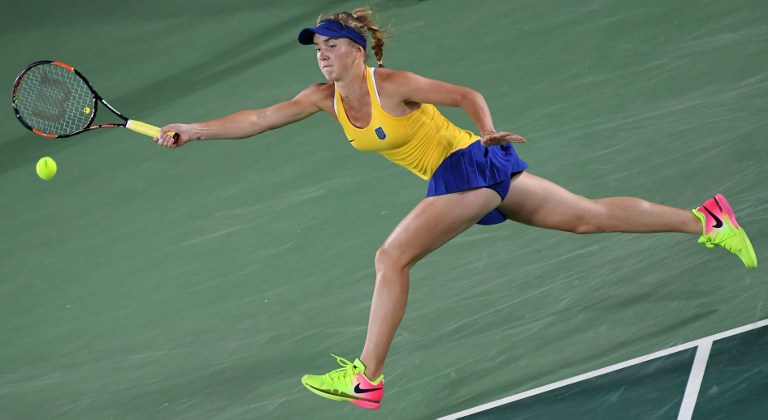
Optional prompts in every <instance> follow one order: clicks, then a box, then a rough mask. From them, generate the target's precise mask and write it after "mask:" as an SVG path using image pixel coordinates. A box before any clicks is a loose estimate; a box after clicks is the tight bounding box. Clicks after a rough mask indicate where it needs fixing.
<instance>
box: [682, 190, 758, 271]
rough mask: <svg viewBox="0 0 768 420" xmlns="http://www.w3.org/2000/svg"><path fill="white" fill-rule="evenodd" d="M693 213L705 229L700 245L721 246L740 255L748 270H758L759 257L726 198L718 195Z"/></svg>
mask: <svg viewBox="0 0 768 420" xmlns="http://www.w3.org/2000/svg"><path fill="white" fill-rule="evenodd" d="M691 211H692V212H693V214H695V215H696V217H698V218H699V219H701V224H702V226H703V228H704V230H703V234H702V235H701V238H699V243H703V244H704V245H706V246H707V247H708V248H714V247H715V245H718V246H721V247H723V248H725V249H727V250H728V251H731V252H733V253H734V254H736V255H738V256H739V258H741V261H742V262H743V263H744V265H746V266H747V268H757V255H755V250H754V249H753V248H752V243H751V242H750V241H749V237H747V232H745V231H744V229H742V228H741V226H739V222H737V221H736V215H735V214H733V209H732V208H731V205H730V204H728V200H726V199H725V197H723V196H722V195H721V194H717V195H716V196H714V197H712V198H710V199H709V200H707V201H705V202H704V204H702V205H701V206H699V207H698V208H696V209H693V210H691Z"/></svg>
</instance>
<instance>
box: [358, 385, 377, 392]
mask: <svg viewBox="0 0 768 420" xmlns="http://www.w3.org/2000/svg"><path fill="white" fill-rule="evenodd" d="M379 390H381V388H370V389H363V388H360V384H357V385H355V394H365V393H366V392H373V391H379Z"/></svg>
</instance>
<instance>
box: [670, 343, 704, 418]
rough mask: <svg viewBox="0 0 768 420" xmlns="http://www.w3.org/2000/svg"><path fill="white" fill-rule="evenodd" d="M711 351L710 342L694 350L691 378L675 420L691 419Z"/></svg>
mask: <svg viewBox="0 0 768 420" xmlns="http://www.w3.org/2000/svg"><path fill="white" fill-rule="evenodd" d="M711 350H712V341H704V342H703V343H701V344H700V345H699V348H698V349H696V358H695V359H693V368H691V376H689V377H688V385H687V386H686V387H685V395H684V396H683V403H682V404H681V405H680V412H679V413H678V414H677V420H691V417H693V409H694V407H696V400H697V399H698V398H699V390H700V389H701V381H702V380H703V379H704V371H705V370H706V369H707V360H709V352H710V351H711Z"/></svg>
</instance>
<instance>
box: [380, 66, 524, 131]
mask: <svg viewBox="0 0 768 420" xmlns="http://www.w3.org/2000/svg"><path fill="white" fill-rule="evenodd" d="M387 79H388V80H387V91H388V92H393V93H394V94H396V95H398V97H399V98H402V100H403V102H405V103H408V102H415V103H427V104H432V105H437V106H450V107H456V108H461V109H463V110H464V112H466V113H467V115H468V116H469V117H470V118H471V119H472V121H473V122H474V123H475V125H476V126H477V128H478V130H479V132H480V133H481V134H484V135H482V140H483V144H485V145H486V146H489V145H494V144H502V143H508V142H515V143H522V142H525V139H524V138H523V137H521V136H518V135H516V134H512V133H508V132H498V133H497V132H496V129H495V128H494V125H493V118H492V116H491V111H490V109H489V108H488V103H487V102H486V101H485V98H483V95H481V94H480V92H478V91H476V90H474V89H471V88H468V87H465V86H459V85H454V84H451V83H446V82H443V81H440V80H435V79H430V78H427V77H424V76H420V75H418V74H415V73H411V72H405V71H394V70H390V74H389V75H388V77H387ZM392 89H393V90H392Z"/></svg>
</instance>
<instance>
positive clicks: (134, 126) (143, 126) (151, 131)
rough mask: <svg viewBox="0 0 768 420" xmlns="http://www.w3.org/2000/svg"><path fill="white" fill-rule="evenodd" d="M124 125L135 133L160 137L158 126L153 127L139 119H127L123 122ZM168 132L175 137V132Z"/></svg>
mask: <svg viewBox="0 0 768 420" xmlns="http://www.w3.org/2000/svg"><path fill="white" fill-rule="evenodd" d="M125 127H126V128H127V129H129V130H133V131H135V132H137V133H141V134H144V135H145V136H149V137H160V127H155V126H154V125H151V124H147V123H143V122H141V121H136V120H128V122H126V123H125ZM169 133H170V134H171V135H172V136H173V138H174V139H175V138H176V133H173V132H170V131H169Z"/></svg>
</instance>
